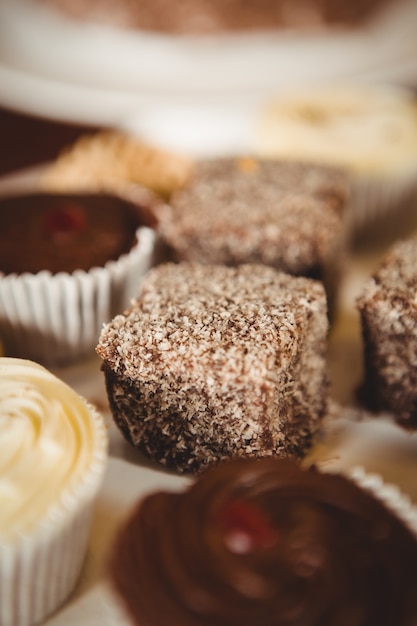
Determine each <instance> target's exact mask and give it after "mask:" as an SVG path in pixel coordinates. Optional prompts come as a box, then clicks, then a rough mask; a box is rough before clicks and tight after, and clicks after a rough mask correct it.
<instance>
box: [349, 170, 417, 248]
mask: <svg viewBox="0 0 417 626" xmlns="http://www.w3.org/2000/svg"><path fill="white" fill-rule="evenodd" d="M416 191H417V168H416V170H415V171H414V170H413V171H412V172H411V171H410V172H409V173H408V174H404V175H403V176H401V177H400V176H398V177H397V178H394V177H390V176H387V177H386V178H383V177H382V176H378V177H370V176H369V177H367V176H365V175H362V176H359V175H358V176H356V177H354V178H353V180H352V189H351V199H350V202H349V206H348V207H347V211H346V221H347V228H348V233H349V234H350V236H352V237H355V236H357V235H360V234H361V233H362V232H364V231H366V230H367V229H369V228H375V227H377V228H383V225H384V219H385V218H389V216H390V215H393V216H396V215H397V214H398V211H399V210H401V209H402V208H403V207H404V206H406V204H407V203H409V202H410V200H411V198H412V196H413V194H415V193H416Z"/></svg>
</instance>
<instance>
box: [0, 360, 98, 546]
mask: <svg viewBox="0 0 417 626" xmlns="http://www.w3.org/2000/svg"><path fill="white" fill-rule="evenodd" d="M106 444H107V441H106V433H105V429H104V424H103V423H102V420H101V417H100V416H99V415H98V414H97V413H95V411H94V409H92V407H90V406H89V405H88V404H87V402H86V401H85V400H84V399H83V398H82V397H80V396H79V395H78V394H77V393H76V392H75V391H74V390H73V389H71V388H70V387H69V386H68V385H67V384H65V383H64V382H63V381H62V380H60V379H59V378H57V377H56V376H55V375H53V374H52V373H51V372H49V371H48V370H46V369H45V368H44V367H42V366H40V365H38V364H36V363H33V362H32V361H27V360H24V359H13V358H6V357H2V358H0V539H3V540H6V542H7V541H9V540H11V539H13V537H15V536H16V535H17V534H22V533H23V534H25V533H27V532H30V531H31V530H32V529H33V528H34V527H35V526H36V525H37V524H39V523H41V522H43V521H44V520H45V518H48V516H52V517H54V516H56V515H58V516H59V514H60V512H61V511H62V510H64V509H66V508H68V509H70V508H71V506H72V504H73V502H72V500H73V498H76V497H77V495H76V494H77V489H79V488H80V485H83V484H84V483H85V481H86V477H88V475H89V474H90V473H91V472H93V473H94V467H95V465H96V464H97V461H100V457H103V455H104V454H105V453H106ZM99 464H100V465H103V463H102V461H101V462H100V463H99Z"/></svg>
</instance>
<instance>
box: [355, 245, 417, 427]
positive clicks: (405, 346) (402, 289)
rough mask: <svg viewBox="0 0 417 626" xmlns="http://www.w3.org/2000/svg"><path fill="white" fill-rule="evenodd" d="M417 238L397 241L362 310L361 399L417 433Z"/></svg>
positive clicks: (367, 291)
mask: <svg viewBox="0 0 417 626" xmlns="http://www.w3.org/2000/svg"><path fill="white" fill-rule="evenodd" d="M416 289H417V234H415V235H413V236H410V237H409V238H408V239H405V240H401V241H398V242H396V243H395V244H394V245H392V247H391V248H390V250H389V251H388V252H386V253H385V256H384V258H383V260H382V262H381V263H380V266H379V267H378V268H377V270H376V271H375V273H374V275H373V276H372V277H370V278H369V280H368V282H367V284H366V286H365V288H364V290H363V293H362V294H361V296H360V298H359V299H358V302H357V305H358V309H359V312H360V316H361V323H362V334H363V341H364V365H365V381H364V385H363V388H362V390H361V392H362V398H363V399H364V400H365V401H366V403H367V404H368V405H369V406H370V407H371V408H373V409H375V410H388V411H391V412H393V414H394V415H395V416H396V418H397V420H398V422H400V423H401V424H403V425H404V426H407V427H410V428H417V298H416Z"/></svg>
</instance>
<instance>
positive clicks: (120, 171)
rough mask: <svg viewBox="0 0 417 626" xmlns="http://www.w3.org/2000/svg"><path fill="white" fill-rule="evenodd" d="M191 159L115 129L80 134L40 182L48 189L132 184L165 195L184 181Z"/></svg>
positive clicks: (62, 189) (109, 186) (66, 190)
mask: <svg viewBox="0 0 417 626" xmlns="http://www.w3.org/2000/svg"><path fill="white" fill-rule="evenodd" d="M191 168H192V162H191V160H190V159H188V158H187V157H185V156H183V155H180V154H176V153H173V152H172V153H171V152H169V151H165V150H161V149H158V148H156V147H154V146H151V145H149V144H147V143H144V142H142V141H141V140H140V139H138V138H137V137H134V136H132V135H130V134H127V133H123V132H122V131H118V130H103V131H101V132H98V133H94V134H88V135H83V136H82V137H80V138H79V139H78V140H77V141H76V142H75V143H74V144H73V145H71V146H68V147H67V148H65V149H64V150H63V151H62V153H61V154H60V155H59V156H58V158H57V159H56V160H55V161H53V162H52V163H51V164H49V165H48V166H47V168H46V170H45V172H44V173H43V175H42V180H41V185H42V188H43V189H46V190H48V191H61V192H62V191H64V192H68V191H80V190H87V191H88V190H90V191H91V190H93V191H94V190H107V191H111V190H112V189H114V186H115V185H119V184H120V183H133V184H137V185H140V186H142V187H145V188H147V189H150V190H151V191H153V192H155V193H156V194H158V195H160V196H163V197H169V196H170V194H171V193H172V191H173V190H174V189H177V188H178V187H181V186H182V185H183V184H184V182H185V181H186V180H187V178H188V176H189V174H190V171H191Z"/></svg>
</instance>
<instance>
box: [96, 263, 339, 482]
mask: <svg viewBox="0 0 417 626" xmlns="http://www.w3.org/2000/svg"><path fill="white" fill-rule="evenodd" d="M327 332H328V319H327V307H326V296H325V292H324V288H323V286H322V284H321V283H320V282H319V281H314V280H311V279H306V278H299V277H293V276H290V275H287V274H285V273H281V272H277V271H276V270H274V269H273V268H270V267H266V266H261V265H250V264H247V265H241V266H239V267H236V268H232V267H226V266H219V265H216V266H214V265H213V266H210V265H203V264H193V263H180V264H175V263H165V264H161V265H159V266H157V267H155V268H153V269H151V271H150V272H149V273H148V274H147V275H146V276H145V277H144V279H143V281H142V283H141V287H140V291H139V296H138V298H137V299H136V300H135V301H134V303H133V304H132V307H131V308H130V309H128V310H127V311H126V312H125V313H124V314H121V315H117V316H115V317H114V318H113V319H112V320H111V321H110V322H109V323H108V324H106V325H105V326H104V328H103V330H102V333H101V335H100V338H99V343H98V346H97V348H96V351H97V354H98V355H99V356H100V357H101V358H102V360H103V364H102V367H103V371H104V375H105V380H106V386H107V393H108V397H109V402H110V407H111V410H112V413H113V417H114V419H115V422H116V424H117V425H118V427H119V428H120V430H121V431H122V433H123V434H124V436H125V437H126V439H127V440H128V441H130V442H131V443H132V444H133V445H134V446H135V447H137V448H138V449H139V450H141V451H142V452H143V453H144V454H145V455H147V456H149V457H151V458H152V459H154V460H156V461H157V462H159V463H162V464H164V465H166V466H168V467H171V468H175V469H176V470H177V471H179V472H196V471H199V470H200V469H202V468H204V467H205V466H207V465H210V464H213V463H216V462H218V461H219V460H221V459H224V458H228V457H231V456H249V457H251V456H252V457H258V456H263V455H275V454H278V455H281V456H295V457H301V456H303V454H304V452H305V450H306V449H307V448H308V446H309V444H310V441H311V437H312V434H313V433H314V432H315V431H316V429H317V427H318V425H319V423H320V419H321V417H322V415H323V414H324V412H325V410H326V405H327V399H328V378H327V372H326V362H325V352H326V339H327Z"/></svg>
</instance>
